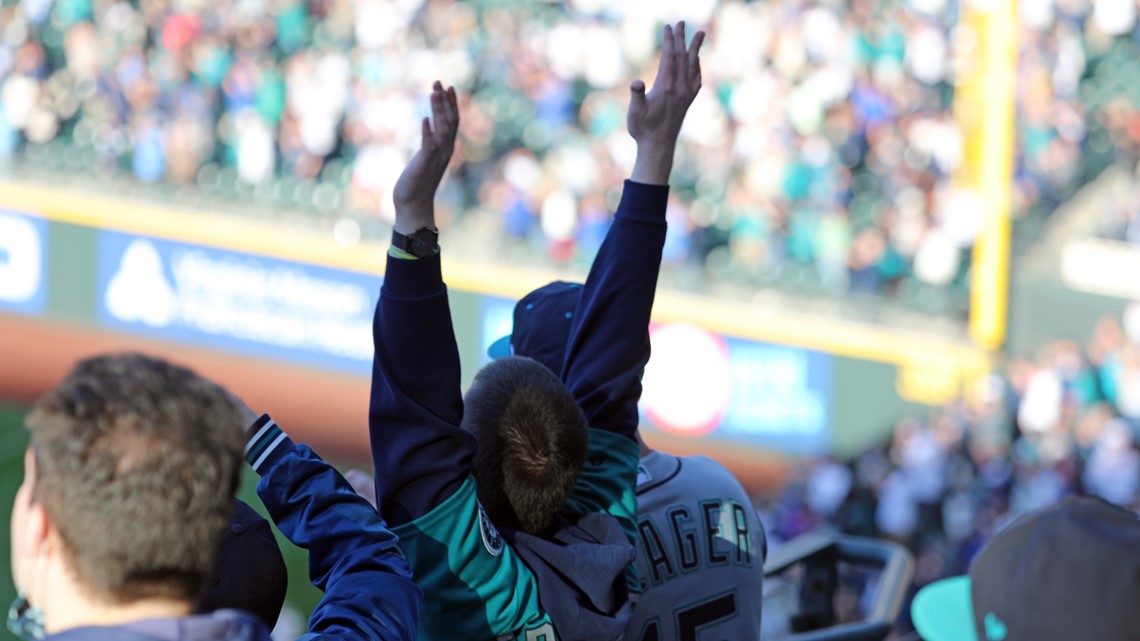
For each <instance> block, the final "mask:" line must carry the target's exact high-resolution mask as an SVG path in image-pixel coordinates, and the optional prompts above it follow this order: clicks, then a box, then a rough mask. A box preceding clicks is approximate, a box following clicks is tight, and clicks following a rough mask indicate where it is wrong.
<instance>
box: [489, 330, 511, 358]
mask: <svg viewBox="0 0 1140 641" xmlns="http://www.w3.org/2000/svg"><path fill="white" fill-rule="evenodd" d="M510 355H511V336H510V334H507V335H506V336H504V337H502V338H500V339H499V340H497V341H495V342H494V343H491V346H490V347H488V348H487V356H490V357H491V358H505V357H507V356H510Z"/></svg>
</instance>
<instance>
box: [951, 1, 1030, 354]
mask: <svg viewBox="0 0 1140 641" xmlns="http://www.w3.org/2000/svg"><path fill="white" fill-rule="evenodd" d="M963 9H964V10H963V13H962V18H961V21H960V24H959V28H960V29H963V31H962V32H961V35H960V37H959V38H958V43H957V45H958V46H959V47H961V48H963V49H965V50H964V51H963V50H960V51H959V60H960V62H961V63H963V67H964V68H963V69H962V75H961V76H960V78H959V83H958V84H957V85H956V87H955V99H954V119H955V121H956V122H957V124H958V126H959V127H960V128H961V131H962V134H963V139H964V146H965V149H964V152H965V153H964V155H963V165H962V167H961V169H960V170H959V171H958V173H957V175H956V176H955V177H954V182H955V185H956V187H957V188H958V189H961V190H964V191H966V192H967V193H970V194H972V195H973V196H974V198H973V199H972V200H973V202H975V203H976V206H979V207H981V208H982V225H981V229H980V233H979V234H978V238H977V241H976V242H975V245H974V254H973V267H972V269H971V273H972V279H971V283H970V336H971V337H972V338H973V340H974V342H975V343H977V344H978V346H979V347H982V348H984V349H990V350H993V349H999V348H1000V347H1001V346H1002V345H1003V344H1004V343H1005V338H1006V326H1007V316H1008V307H1009V265H1010V256H1009V254H1010V193H1011V182H1012V179H1013V126H1014V97H1015V91H1016V86H1015V83H1016V66H1017V48H1016V39H1017V38H1016V36H1017V33H1016V29H1017V18H1016V0H965V2H964V7H963Z"/></svg>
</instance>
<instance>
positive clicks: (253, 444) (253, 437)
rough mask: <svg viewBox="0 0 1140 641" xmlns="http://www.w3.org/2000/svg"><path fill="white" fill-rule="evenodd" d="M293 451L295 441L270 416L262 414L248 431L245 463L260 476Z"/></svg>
mask: <svg viewBox="0 0 1140 641" xmlns="http://www.w3.org/2000/svg"><path fill="white" fill-rule="evenodd" d="M291 449H293V440H292V439H290V438H289V435H288V434H286V433H285V432H282V431H281V428H280V427H278V426H277V423H275V422H273V419H272V418H269V415H268V414H262V415H261V418H259V419H257V421H255V422H254V423H253V425H251V426H250V428H249V430H247V431H246V441H245V462H246V463H248V464H249V466H250V467H251V468H253V471H254V472H257V474H258V475H259V476H260V475H263V474H264V473H265V470H268V469H269V468H271V467H273V464H274V463H276V462H277V459H279V458H281V457H282V456H284V455H285V453H286V452H288V451H289V450H291Z"/></svg>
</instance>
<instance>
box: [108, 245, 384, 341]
mask: <svg viewBox="0 0 1140 641" xmlns="http://www.w3.org/2000/svg"><path fill="white" fill-rule="evenodd" d="M168 270H169V271H168ZM168 274H169V275H168ZM105 302H106V306H107V312H108V313H109V314H110V315H111V317H113V318H115V319H116V320H119V321H121V322H124V323H132V324H134V323H141V324H145V325H148V326H150V327H156V328H170V329H181V330H190V331H194V332H200V333H203V334H208V335H211V336H218V337H227V338H234V339H239V340H243V341H250V342H254V343H260V344H263V345H270V346H273V347H285V348H291V349H305V350H311V351H316V352H321V353H324V354H328V355H330V356H336V357H342V358H351V359H354V360H361V361H369V360H371V358H372V303H371V299H370V298H369V292H368V290H367V289H366V288H365V287H363V286H361V285H359V284H357V283H353V282H346V281H342V280H339V279H332V278H327V277H321V276H318V275H316V274H315V273H314V272H312V271H309V270H307V269H303V268H299V267H296V266H293V265H289V264H286V263H282V262H278V261H263V260H260V259H257V258H254V257H250V256H242V255H239V254H219V253H210V252H206V251H202V250H198V249H193V248H182V247H180V248H177V249H174V250H173V251H171V252H170V253H169V255H166V254H164V253H162V252H160V251H159V249H158V247H157V246H156V245H155V244H154V243H153V242H151V241H150V240H147V239H142V238H139V239H135V240H133V241H131V243H130V244H129V245H128V246H127V249H126V251H125V252H124V253H123V255H122V257H121V259H120V263H119V267H118V271H117V272H116V273H115V275H114V277H113V278H112V279H111V282H110V284H109V286H108V288H107V292H106V298H105Z"/></svg>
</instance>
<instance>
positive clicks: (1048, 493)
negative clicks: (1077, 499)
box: [758, 305, 1140, 586]
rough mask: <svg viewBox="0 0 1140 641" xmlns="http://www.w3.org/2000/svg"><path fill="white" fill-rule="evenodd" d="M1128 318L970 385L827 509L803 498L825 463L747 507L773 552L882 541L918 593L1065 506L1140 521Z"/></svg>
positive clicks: (870, 461)
mask: <svg viewBox="0 0 1140 641" xmlns="http://www.w3.org/2000/svg"><path fill="white" fill-rule="evenodd" d="M1137 310H1140V306H1136V305H1133V306H1130V307H1129V308H1128V309H1126V311H1125V312H1124V314H1123V316H1122V317H1111V316H1106V317H1104V318H1102V319H1101V320H1100V321H1099V322H1098V323H1097V324H1096V327H1095V329H1094V331H1093V333H1092V336H1091V337H1090V339H1089V341H1088V343H1087V345H1085V346H1083V348H1082V346H1081V345H1080V344H1079V343H1077V342H1075V341H1072V340H1058V341H1053V342H1051V343H1049V344H1046V345H1044V346H1043V347H1042V348H1041V349H1040V350H1038V352H1037V354H1035V355H1033V357H1032V358H1020V357H1014V358H1011V359H1010V361H1009V362H1008V364H1007V366H1006V372H1005V376H998V375H990V376H986V377H984V378H982V379H980V380H978V381H977V382H976V383H975V384H974V385H973V387H972V388H971V389H970V390H969V391H968V393H967V394H966V395H965V396H964V397H963V398H962V399H961V400H959V401H956V402H954V403H951V404H950V405H948V406H947V407H945V408H942V409H941V410H939V411H936V412H934V413H933V414H932V416H931V417H929V418H928V419H927V420H919V419H917V418H910V419H906V420H904V421H901V422H900V423H899V425H898V426H897V428H896V431H895V435H894V438H893V439H892V441H891V442H889V443H883V444H881V445H879V446H876V447H873V448H871V449H869V450H868V451H866V452H864V453H863V454H861V455H859V456H858V457H857V458H856V459H855V460H854V461H853V462H851V463H850V464H849V465H847V466H846V468H847V470H848V472H849V473H850V478H851V479H852V482H851V484H850V486H849V487H847V488H846V489H845V490H844V487H843V484H842V483H838V484H837V485H836V487H837V488H839V489H840V490H844V491H843V498H842V500H841V501H840V504H839V507H838V508H835V507H833V503H832V502H831V501H827V500H822V501H821V500H820V499H819V498H818V495H819V492H818V490H816V491H814V492H813V491H812V489H811V488H812V487H813V486H814V485H817V484H821V483H823V478H824V477H826V476H834V472H825V470H827V465H828V461H826V460H824V461H818V462H810V463H809V464H807V465H805V466H804V467H805V469H804V470H803V479H804V480H803V482H802V483H792V484H790V485H789V486H788V487H787V488H786V489H785V490H784V491H783V492H782V493H781V494H780V495H779V496H777V497H770V498H768V499H767V500H766V501H759V502H758V504H761V505H763V508H762V510H761V514H762V520H763V521H764V524H765V527H766V529H767V531H768V533H769V536H770V539H771V540H772V544H773V545H774V546H778V545H780V544H781V543H782V542H784V541H787V540H789V539H791V538H793V537H795V536H797V535H799V534H802V533H804V532H807V531H809V530H811V529H812V528H815V527H820V526H822V527H825V528H832V529H836V530H840V531H843V532H847V533H850V534H858V535H862V536H889V537H891V538H895V539H897V540H899V541H902V542H903V543H905V544H907V545H908V546H909V547H910V548H911V549H912V550H913V551H914V552H915V554H916V556H917V557H918V558H919V559H920V563H919V565H918V575H917V576H916V583H917V584H918V585H919V586H922V585H925V584H926V583H929V582H931V581H934V580H936V579H940V578H943V577H946V576H951V575H955V574H961V573H963V572H965V571H966V570H967V568H968V565H969V563H970V561H971V560H972V559H973V558H974V557H975V556H976V555H977V553H978V551H979V549H980V548H981V547H982V546H983V545H984V544H985V543H986V542H987V541H988V540H989V539H990V538H992V537H993V535H994V533H995V532H997V531H1000V530H1001V529H1002V528H1004V527H1005V526H1007V525H1008V524H1009V523H1011V522H1012V521H1014V520H1016V519H1017V518H1018V517H1020V516H1022V515H1024V514H1027V513H1030V512H1033V511H1035V510H1040V509H1043V508H1046V507H1048V506H1050V505H1053V504H1055V503H1057V502H1058V501H1061V500H1062V499H1064V498H1066V497H1069V496H1079V495H1089V496H1097V497H1100V498H1102V499H1104V500H1106V501H1108V502H1110V503H1113V504H1116V505H1119V506H1121V507H1123V508H1126V509H1128V510H1132V511H1137V510H1140V447H1138V445H1137V439H1138V437H1140V423H1137V421H1136V420H1135V418H1134V414H1133V410H1132V408H1131V406H1130V403H1132V402H1133V401H1131V400H1130V398H1131V395H1132V394H1136V393H1137V392H1136V391H1135V389H1133V388H1134V386H1135V385H1136V383H1135V382H1134V381H1132V379H1131V376H1130V375H1129V374H1128V371H1129V368H1130V367H1132V366H1131V365H1129V364H1128V361H1129V360H1130V359H1133V358H1135V356H1134V354H1136V353H1138V349H1140V332H1135V331H1129V330H1128V329H1126V328H1130V329H1132V330H1134V329H1135V325H1136V321H1135V319H1136V318H1140V316H1137ZM912 443H922V447H921V448H919V449H918V450H917V451H919V452H920V453H922V452H925V453H924V454H923V456H921V457H916V456H915V455H914V452H913V451H911V452H910V453H909V454H908V450H911V448H912V447H914V446H913V445H911V444H912ZM915 461H927V463H923V464H922V465H919V466H918V467H917V468H916V467H915ZM926 465H930V466H933V467H937V468H940V469H941V472H939V473H938V474H937V475H935V474H932V475H931V478H930V483H927V482H926V481H922V480H921V478H922V476H923V468H924V466H926ZM916 472H917V473H918V477H917V478H918V479H919V480H918V481H917V482H916V481H915V479H916V477H915V476H914V475H915V473H916ZM934 481H938V482H937V483H934ZM936 486H937V487H936Z"/></svg>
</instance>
